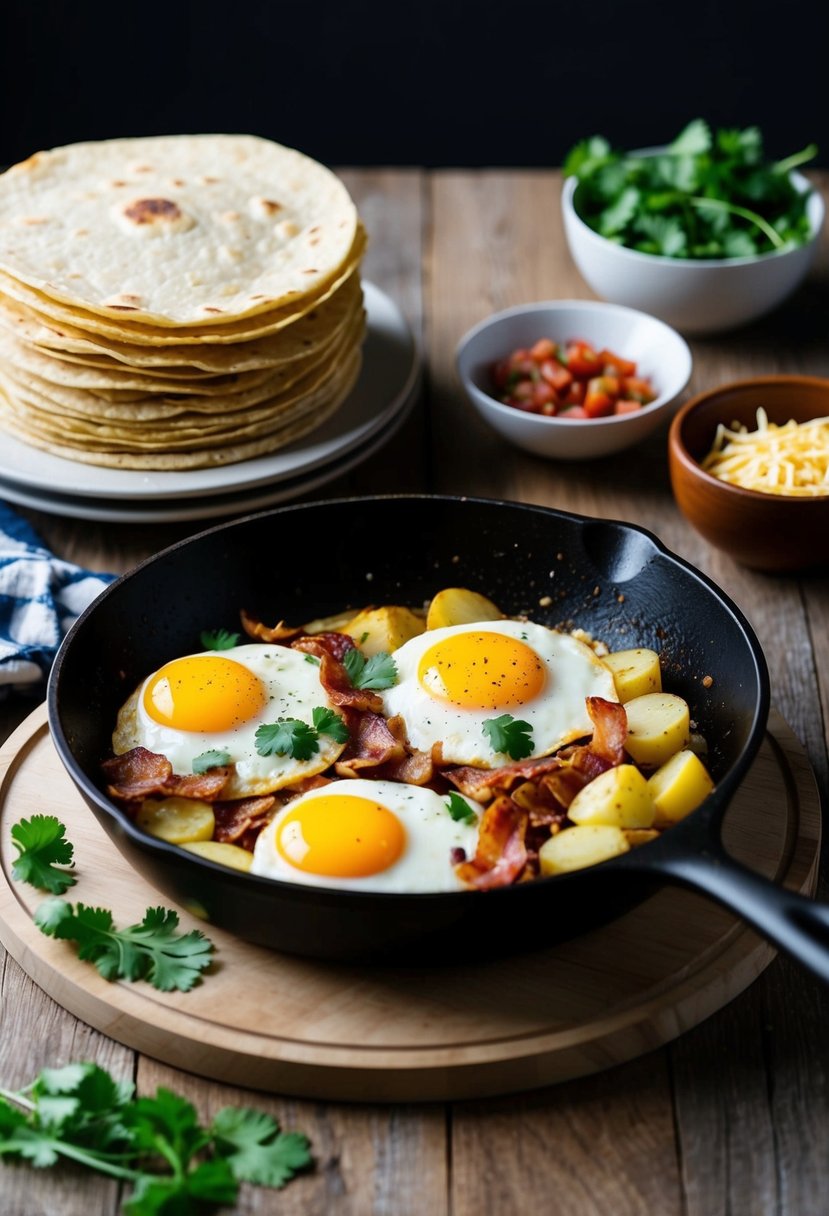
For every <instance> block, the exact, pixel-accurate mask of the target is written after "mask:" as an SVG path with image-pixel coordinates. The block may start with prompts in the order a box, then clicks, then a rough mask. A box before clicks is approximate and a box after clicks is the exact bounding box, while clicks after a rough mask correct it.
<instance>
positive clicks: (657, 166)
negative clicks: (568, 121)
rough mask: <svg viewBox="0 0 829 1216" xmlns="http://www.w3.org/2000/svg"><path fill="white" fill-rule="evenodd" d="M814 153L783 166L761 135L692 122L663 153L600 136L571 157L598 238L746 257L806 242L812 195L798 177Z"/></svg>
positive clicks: (579, 199) (644, 249)
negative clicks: (768, 155)
mask: <svg viewBox="0 0 829 1216" xmlns="http://www.w3.org/2000/svg"><path fill="white" fill-rule="evenodd" d="M816 155H817V148H816V146H815V145H814V144H809V146H808V147H806V148H804V149H803V150H802V151H801V152H797V153H795V154H794V155H793V156H787V157H786V158H785V159H783V160H779V161H777V162H768V161H766V160H764V156H763V139H762V135H761V133H760V131H759V130H758V128H757V127H746V128H745V129H743V130H733V129H729V128H721V129H719V130H717V131H714V132H712V130H711V128H710V127H709V125H708V124H707V123H706V122H705V121H703V119H701V118H697V119H694V120H693V122H690V123H689V124H688V125H687V126H686V127H685V129H684V130H683V131H681V132H680V134H679V135H678V136H677V137H676V139H675V140H673V142H672V143H671V144H669V145H668V147H667V148H665V149H664V151H662V152H659V153H656V154H653V155H648V156H635V155H632V154H630V153H625V152H621V151H619V150H617V149H613V148H611V146H610V144H609V143H608V141H607V140H606V139H603V138H602V137H601V136H594V137H592V138H591V139H587V140H583V141H582V142H581V143H579V144H577V145H576V146H575V147H574V148H572V149H571V151H570V153H569V154H568V156H567V158H566V160H565V162H564V174H565V176H566V177H575V178H577V179H578V183H579V184H578V190H577V194H576V198H575V203H576V208H577V210H578V213H579V215H580V216H581V217H582V219H584V220H585V222H586V223H587V224H589V225H590V227H591V228H593V229H594V230H595V231H596V232H598V233H600V234H601V235H602V236H604V237H607V238H608V239H609V240H612V241H615V242H616V243H617V244H620V245H625V246H626V247H627V248H629V249H636V250H638V251H639V252H640V253H650V254H659V255H661V256H663V257H674V258H703V259H704V258H730V257H747V256H751V255H753V254H758V253H772V252H774V251H775V250H783V249H789V248H792V247H794V246H797V245H802V244H804V243H805V242H806V241H807V240H808V239H809V237H810V235H811V227H810V223H809V217H808V215H807V203H808V198H809V193H810V191H806V192H801V191H799V190H798V189H797V188H796V186H795V185H794V184H793V183H792V181H791V178H790V174H791V171H792V170H793V169H795V168H797V167H798V166H800V165H803V164H805V163H806V162H807V161H810V160H812V159H813V158H814V157H815V156H816Z"/></svg>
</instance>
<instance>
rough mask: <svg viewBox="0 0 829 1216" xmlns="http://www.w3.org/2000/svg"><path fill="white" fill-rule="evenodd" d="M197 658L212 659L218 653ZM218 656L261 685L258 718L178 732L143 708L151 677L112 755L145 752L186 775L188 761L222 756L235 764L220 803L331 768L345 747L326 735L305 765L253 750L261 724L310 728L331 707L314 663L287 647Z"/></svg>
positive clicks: (132, 701)
mask: <svg viewBox="0 0 829 1216" xmlns="http://www.w3.org/2000/svg"><path fill="white" fill-rule="evenodd" d="M200 653H201V654H204V655H210V656H214V655H215V654H216V653H217V652H216V651H212V650H207V651H202V652H200ZM220 654H221V657H222V658H227V659H233V660H234V661H235V662H237V663H240V664H241V665H242V666H243V667H246V668H247V669H248V670H249V671H251V672H253V674H254V675H255V676H257V677H258V678H259V679H260V680H261V681H262V683H263V685H264V686H265V690H266V696H267V700H266V702H265V705H264V707H263V709H262V710H261V712H260V713H259V714H257V715H256V716H255V717H253V718H251V719H249V721H247V722H243V723H241V725H239V726H238V727H236V728H235V729H231V730H226V731H210V732H200V731H189V730H188V731H183V730H177V729H175V728H173V727H171V726H164V725H161V724H160V723H159V722H156V721H155V720H154V719H153V718H151V717H150V716H149V714H148V713H147V711H146V709H145V708H144V689H145V688H146V686H147V684H148V683H149V682H150V681H151V680H152V679H153V677H154V675H155V673H153V674H152V675H149V676H148V677H147V679H146V680H145V681H144V682H143V683H142V684H140V685H139V686H138V688H137V689H136V690H135V692H134V693H133V694H132V696H130V698H129V699H128V700H127V701H126V702H125V703H124V705H123V706H122V707H121V709H120V710H119V713H118V720H117V723H116V727H115V731H114V733H113V736H112V747H113V751H114V752H115V754H116V755H120V754H121V753H123V752H126V751H129V750H130V749H131V748H133V747H146V748H147V749H148V750H149V751H151V752H156V753H158V754H160V755H162V756H166V757H167V759H168V760H169V761H170V763H171V764H172V766H173V772H175V773H190V772H192V771H193V760H194V759H195V758H196V756H200V755H201V754H202V753H203V752H207V751H213V750H216V751H223V752H227V753H228V755H229V756H230V761H231V763H233V764H235V772H234V773H233V774H232V776H231V777H230V779H229V781H228V784H227V786H226V787H225V789H224V791H223V793H222V797H223V798H247V797H251V796H253V795H259V794H269V793H271V792H272V791H273V790H278V789H281V788H282V787H283V786H286V785H293V784H294V783H295V782H297V781H301V780H302V778H303V777H310V776H312V775H313V774H314V773H319V772H322V771H323V770H324V769H326V768H328V766H329V765H330V764H333V763H334V761H335V760H336V759H337V757H338V756H339V755H340V753H341V752H342V750H343V747H344V746H345V744H344V743H336V742H334V740H333V739H332V738H331V737H330V736H329V735H320V736H319V740H318V743H319V751H318V752H316V753H315V755H313V756H311V757H310V759H308V760H296V759H294V758H293V757H291V756H278V755H273V756H260V755H259V753H258V752H257V750H256V738H255V736H256V731H257V729H258V728H259V727H260V726H262V725H263V724H265V723H270V722H275V721H276V720H277V718H297V719H299V721H301V722H307V723H308V724H309V725H311V721H312V717H311V715H312V711H313V710H314V709H315V708H316V707H317V706H324V707H327V708H330V707H331V706H330V703H329V701H328V696H327V694H326V692H325V689H324V688H323V686H322V684H321V683H320V677H319V666H318V665H317V664H316V663H309V662H308V660H307V657H306V656H305V655H304V654H302V653H301V652H300V651H297V650H291V649H290V647H287V646H269V645H262V644H261V643H256V642H253V643H251V644H249V645H245V646H233V647H231V648H230V649H228V650H222V651H221V652H220ZM182 657H191V656H182Z"/></svg>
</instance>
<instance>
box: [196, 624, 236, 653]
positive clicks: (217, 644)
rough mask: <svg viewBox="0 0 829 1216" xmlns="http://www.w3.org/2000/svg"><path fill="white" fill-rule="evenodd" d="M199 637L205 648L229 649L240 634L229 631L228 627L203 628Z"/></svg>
mask: <svg viewBox="0 0 829 1216" xmlns="http://www.w3.org/2000/svg"><path fill="white" fill-rule="evenodd" d="M199 637H200V638H201V644H202V646H203V647H204V648H205V650H230V649H231V647H232V646H235V645H236V643H237V642H238V641H239V638H240V637H241V634H238V633H231V632H230V630H228V629H203V630H202V631H201V633H200V634H199Z"/></svg>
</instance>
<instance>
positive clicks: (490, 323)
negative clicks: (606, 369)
mask: <svg viewBox="0 0 829 1216" xmlns="http://www.w3.org/2000/svg"><path fill="white" fill-rule="evenodd" d="M539 338H552V340H553V341H554V342H567V341H569V340H570V339H572V338H583V339H584V340H585V341H587V342H592V343H593V344H594V345H595V346H597V347H598V348H599V349H602V348H603V347H605V348H607V349H608V350H612V351H613V352H614V353H615V354H618V355H620V356H621V357H622V358H624V359H633V360H634V361H635V363H636V374H637V375H638V376H644V377H647V378H648V379H649V380H650V381H651V384H652V385H653V387H654V390H655V391H656V392H657V393H658V394H659V395H658V397H657V398H656V400H655V401H652V402H651V403H650V405H643V406H642V408H641V410H637V411H636V412H635V413H633V414H619V415H612V416H611V417H609V418H558V417H555V416H553V417H547V416H546V415H544V414H530V413H526V412H525V411H524V410H519V409H516V408H515V407H514V406H512V405H503V404H502V403H501V402H500V401H498V400H496V398H495V397H494V396H492V392H493V386H492V379H491V375H492V366H493V364H494V363H496V362H498V360H499V359H503V358H505V357H506V356H507V355H509V354H511V353H512V351H514V350H517V349H518V348H519V347H526V346H532V345H533V343H535V342H537V341H538V339H539ZM456 362H457V369H458V374H459V376H460V379H461V383H462V384H463V387H464V389H465V390H466V395H467V397H468V398H469V400H470V402H471V403H472V405H473V406H474V407H475V409H476V410H477V411H478V413H479V414H480V415H481V417H482V418H483V419H484V420H485V421H486V422H488V423H489V424H490V426H492V427H494V429H495V430H496V431H497V432H498V433H499V434H500V435H503V437H504V438H505V439H508V440H509V441H510V443H514V444H516V446H517V447H519V448H525V449H526V450H527V451H528V452H533V453H534V454H535V455H536V456H552V457H554V458H556V459H559V460H591V459H592V458H593V457H595V456H607V455H609V454H610V453H611V452H619V451H621V450H622V449H623V448H627V447H630V446H631V445H632V444H634V443H638V442H639V441H640V440H642V439H644V438H645V437H646V436H647V435H650V434H651V432H652V431H654V430H656V428H657V427H659V426H661V425H662V423H667V422H668V420H669V419H670V418H671V416H672V415H673V413H674V410H675V408H676V406H677V405H678V404H679V397H680V394H681V393H682V392H683V391H684V389H685V387H686V385H687V384H688V380H689V379H690V376H691V366H692V360H691V352H690V350H689V349H688V344H687V342H685V341H684V340H683V339H682V338H681V337H680V336H679V334H678V333H676V331H675V330H673V329H671V327H670V326H669V325H666V324H665V323H664V321H659V320H657V318H656V317H650V316H648V315H647V313H643V312H637V311H636V310H634V309H633V308H624V307H622V306H621V305H619V304H605V303H602V302H600V301H598V300H542V301H540V302H539V303H537V304H521V305H519V306H518V307H516V308H507V309H504V311H503V312H497V313H494V314H493V315H492V316H490V317H487V318H486V319H485V320H483V321H481V322H480V323H479V324H478V325H475V326H474V327H473V328H472V329H470V330H469V332H468V333H466V334H465V335H464V336H463V338H461V341H460V342H459V344H458V348H457V353H456Z"/></svg>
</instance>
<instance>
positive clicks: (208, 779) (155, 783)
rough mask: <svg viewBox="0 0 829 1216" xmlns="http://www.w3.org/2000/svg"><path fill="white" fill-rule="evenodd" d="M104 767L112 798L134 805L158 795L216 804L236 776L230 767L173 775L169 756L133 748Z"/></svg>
mask: <svg viewBox="0 0 829 1216" xmlns="http://www.w3.org/2000/svg"><path fill="white" fill-rule="evenodd" d="M101 768H102V769H103V771H104V775H105V777H106V778H107V793H108V794H109V795H110V796H111V797H112V798H120V799H122V800H123V801H125V802H134V801H137V800H139V799H143V798H149V797H150V796H151V795H153V794H157V795H159V796H160V797H162V798H197V799H200V800H201V801H202V802H215V801H216V800H217V799H219V798H221V796H222V792H223V790H224V788H225V786H226V785H227V783H228V781H229V780H230V777H231V775H232V773H233V768H232V766H231V765H223V766H221V767H217V768H212V769H210V770H209V772H206V773H185V774H180V773H174V772H173V766H172V764H171V763H170V761H169V760H168V759H167V757H166V756H160V755H158V753H156V752H151V751H148V750H147V748H145V747H133V748H132V749H131V750H130V751H128V752H124V753H123V754H122V755H120V756H114V757H113V758H112V759H111V760H104V762H103V764H102V765H101Z"/></svg>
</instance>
